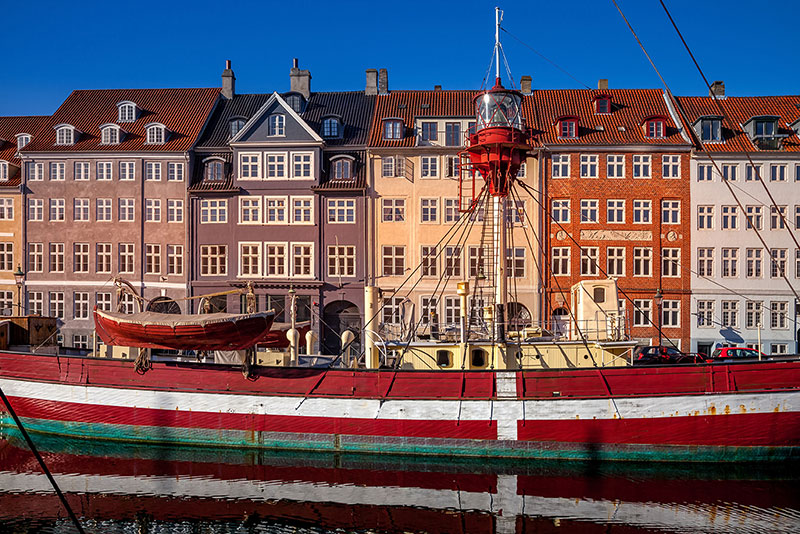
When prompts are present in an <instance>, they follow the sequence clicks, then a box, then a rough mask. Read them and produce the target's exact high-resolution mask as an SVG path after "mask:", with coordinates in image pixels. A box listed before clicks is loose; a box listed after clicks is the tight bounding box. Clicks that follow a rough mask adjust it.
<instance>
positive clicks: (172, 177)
mask: <svg viewBox="0 0 800 534" xmlns="http://www.w3.org/2000/svg"><path fill="white" fill-rule="evenodd" d="M183 169H184V164H183V163H176V162H170V163H167V181H168V182H182V181H183V174H184V173H183Z"/></svg>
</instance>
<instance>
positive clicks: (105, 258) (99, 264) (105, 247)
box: [95, 243, 112, 273]
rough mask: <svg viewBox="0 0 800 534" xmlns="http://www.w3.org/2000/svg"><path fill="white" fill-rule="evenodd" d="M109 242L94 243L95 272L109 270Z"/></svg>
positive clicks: (107, 271) (106, 271)
mask: <svg viewBox="0 0 800 534" xmlns="http://www.w3.org/2000/svg"><path fill="white" fill-rule="evenodd" d="M111 254H112V252H111V243H96V244H95V272H98V273H110V272H111Z"/></svg>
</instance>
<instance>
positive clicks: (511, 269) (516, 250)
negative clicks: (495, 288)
mask: <svg viewBox="0 0 800 534" xmlns="http://www.w3.org/2000/svg"><path fill="white" fill-rule="evenodd" d="M506 270H507V271H508V276H510V277H511V278H525V247H513V248H507V249H506Z"/></svg>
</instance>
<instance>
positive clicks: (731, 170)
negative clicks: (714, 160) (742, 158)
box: [722, 165, 739, 182]
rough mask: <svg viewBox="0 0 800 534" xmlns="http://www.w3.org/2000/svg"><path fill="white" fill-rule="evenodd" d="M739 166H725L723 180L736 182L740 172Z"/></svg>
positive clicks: (723, 167)
mask: <svg viewBox="0 0 800 534" xmlns="http://www.w3.org/2000/svg"><path fill="white" fill-rule="evenodd" d="M738 169H739V166H738V165H723V166H722V179H723V180H725V181H728V182H735V181H736V178H737V176H736V174H737V172H738Z"/></svg>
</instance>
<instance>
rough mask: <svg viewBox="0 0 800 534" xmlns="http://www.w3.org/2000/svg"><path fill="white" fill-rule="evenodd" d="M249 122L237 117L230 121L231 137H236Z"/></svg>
mask: <svg viewBox="0 0 800 534" xmlns="http://www.w3.org/2000/svg"><path fill="white" fill-rule="evenodd" d="M246 122H247V121H246V120H244V119H243V118H241V117H236V118H233V119H231V120H230V122H229V123H228V126H229V127H230V132H231V137H234V136H235V135H236V134H238V133H239V131H240V130H241V129H242V128H243V127H244V124H245V123H246Z"/></svg>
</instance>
